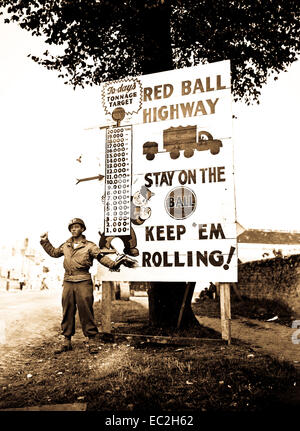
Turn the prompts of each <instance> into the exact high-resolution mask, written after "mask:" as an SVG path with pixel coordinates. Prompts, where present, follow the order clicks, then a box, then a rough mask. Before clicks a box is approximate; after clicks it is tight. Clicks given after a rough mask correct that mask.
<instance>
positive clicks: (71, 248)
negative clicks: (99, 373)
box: [40, 218, 135, 354]
mask: <svg viewBox="0 0 300 431" xmlns="http://www.w3.org/2000/svg"><path fill="white" fill-rule="evenodd" d="M68 229H69V231H70V232H71V234H72V237H71V238H69V239H68V240H67V241H66V242H64V243H63V244H62V245H60V246H59V247H58V248H54V247H53V246H52V244H51V243H50V241H49V239H48V233H44V234H42V235H41V241H40V243H41V245H42V247H43V248H44V250H45V251H46V252H47V253H48V254H49V255H50V256H51V257H61V256H64V269H65V275H64V281H63V292H62V308H63V318H62V322H61V329H62V334H63V335H64V341H63V343H62V345H61V347H60V348H59V349H58V350H56V351H55V353H56V354H59V353H62V352H66V351H68V350H72V344H71V337H72V336H73V335H74V333H75V314H76V306H77V308H78V313H79V319H80V323H81V327H82V331H83V334H84V335H85V336H86V337H88V338H89V352H90V353H91V354H93V353H98V348H97V344H96V341H95V336H96V335H97V334H98V328H97V326H96V323H95V321H94V311H93V303H94V297H93V283H92V278H91V274H90V272H89V268H90V267H91V266H92V265H93V260H94V259H97V260H98V261H99V262H100V263H101V264H102V265H104V266H107V267H108V268H110V269H111V270H113V271H118V270H119V267H120V265H121V264H124V265H125V266H128V267H132V266H134V263H135V262H134V261H133V260H132V259H130V258H127V257H126V256H123V259H120V260H119V261H117V262H115V261H113V260H111V259H110V258H109V257H107V256H105V251H104V250H101V249H100V248H99V247H98V246H97V245H96V244H94V243H93V242H91V241H87V240H86V238H85V236H84V235H83V232H84V231H85V230H86V227H85V224H84V222H83V220H81V219H80V218H74V219H72V220H71V221H70V223H69V225H68Z"/></svg>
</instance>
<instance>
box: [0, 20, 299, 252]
mask: <svg viewBox="0 0 300 431" xmlns="http://www.w3.org/2000/svg"><path fill="white" fill-rule="evenodd" d="M0 38H1V41H2V43H1V44H0V61H1V68H0V118H1V127H0V142H1V157H0V181H1V213H0V238H1V242H2V245H3V244H8V243H13V242H14V241H16V240H22V239H23V238H26V237H28V238H29V239H30V241H31V242H32V244H33V245H37V244H38V242H39V237H40V234H41V233H43V232H45V231H48V232H49V238H50V239H52V240H53V242H54V245H58V244H60V243H62V242H63V241H64V240H65V239H66V238H67V237H68V231H67V224H68V221H69V220H70V219H71V218H73V217H81V218H83V219H84V220H88V228H87V231H86V235H87V237H88V238H89V239H90V240H92V241H95V242H97V240H98V235H97V229H98V228H99V221H100V217H101V195H102V188H103V185H102V184H101V183H100V182H99V181H89V182H85V183H80V184H78V185H76V178H83V177H89V176H94V175H98V174H99V173H101V172H102V173H104V160H102V159H101V157H99V149H100V146H101V145H103V143H102V142H101V139H100V138H99V135H98V134H97V133H98V132H97V129H96V128H95V127H96V126H99V125H102V123H103V119H101V118H100V114H99V112H100V90H99V87H95V86H94V87H88V88H86V89H76V90H74V89H73V88H72V87H71V86H68V85H65V84H64V82H63V80H62V79H60V78H58V77H57V73H56V72H52V71H48V70H46V69H45V68H43V67H42V66H39V65H37V64H35V63H34V62H33V61H32V60H31V59H30V58H28V57H27V55H28V54H29V53H32V54H39V53H41V52H43V48H44V47H43V46H42V42H41V41H40V39H38V38H35V37H32V36H31V35H30V34H29V33H27V32H26V31H23V30H21V29H20V28H19V27H18V26H16V25H14V24H3V23H2V21H1V22H0ZM299 76H300V61H297V62H295V63H294V64H293V65H292V66H291V67H290V68H289V69H288V71H287V72H282V73H281V74H280V75H279V79H278V80H277V81H274V80H273V79H270V80H269V82H268V84H267V85H266V86H265V87H264V88H263V90H262V96H261V98H260V104H259V105H256V104H255V105H253V106H250V107H249V106H246V105H245V104H243V103H237V104H233V113H234V114H235V115H236V116H237V120H234V121H233V132H234V134H233V138H234V164H235V188H236V213H237V220H238V222H239V223H240V224H242V225H243V226H244V227H245V228H247V229H248V228H259V229H274V230H297V231H300V217H299V216H300V213H299V208H300V205H299V198H298V190H297V186H298V184H299V176H300V169H299V155H300V150H299V144H300V142H299V141H300V139H299V106H298V105H299V96H300V80H299ZM80 155H82V163H79V162H78V161H76V159H77V158H78V157H79V156H80ZM99 164H100V165H99Z"/></svg>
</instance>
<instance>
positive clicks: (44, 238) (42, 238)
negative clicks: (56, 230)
mask: <svg viewBox="0 0 300 431" xmlns="http://www.w3.org/2000/svg"><path fill="white" fill-rule="evenodd" d="M47 239H48V232H45V233H42V235H41V241H46V240H47Z"/></svg>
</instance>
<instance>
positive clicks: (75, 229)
mask: <svg viewBox="0 0 300 431" xmlns="http://www.w3.org/2000/svg"><path fill="white" fill-rule="evenodd" d="M70 231H71V234H72V237H73V238H78V237H79V236H80V235H81V234H82V232H83V231H84V229H83V227H82V226H81V224H79V223H74V224H72V226H71V227H70Z"/></svg>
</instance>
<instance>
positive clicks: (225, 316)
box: [220, 283, 231, 344]
mask: <svg viewBox="0 0 300 431" xmlns="http://www.w3.org/2000/svg"><path fill="white" fill-rule="evenodd" d="M220 308H221V330H222V338H223V340H227V342H228V344H231V309H230V284H229V283H220Z"/></svg>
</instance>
